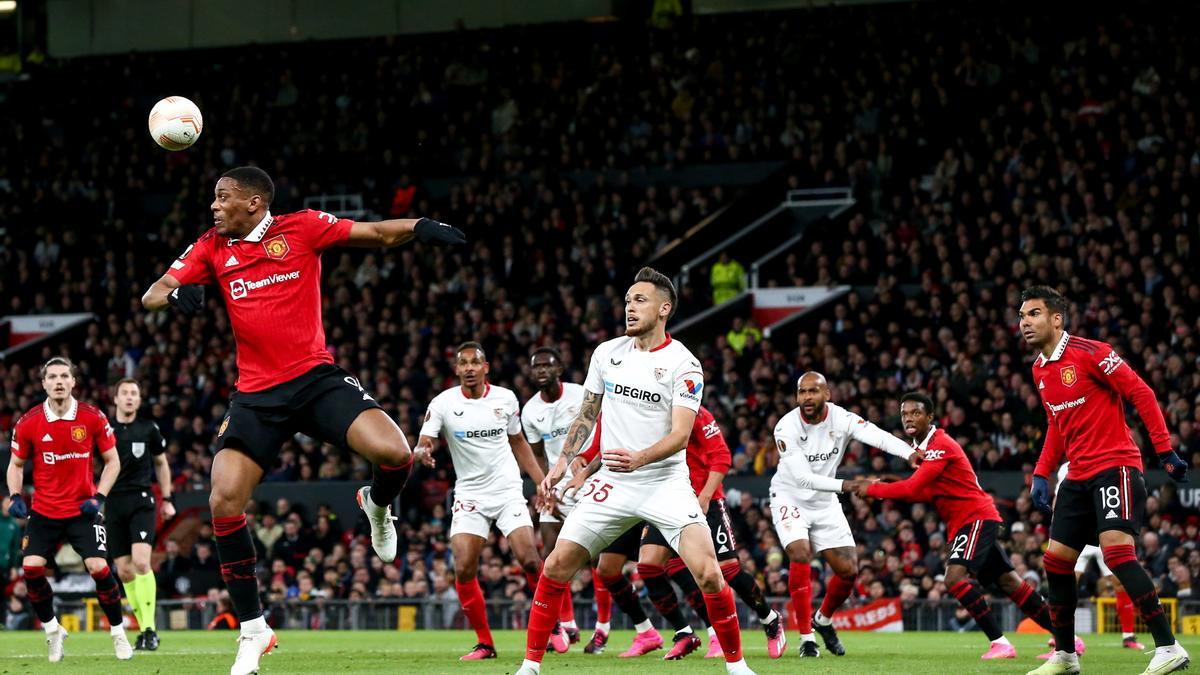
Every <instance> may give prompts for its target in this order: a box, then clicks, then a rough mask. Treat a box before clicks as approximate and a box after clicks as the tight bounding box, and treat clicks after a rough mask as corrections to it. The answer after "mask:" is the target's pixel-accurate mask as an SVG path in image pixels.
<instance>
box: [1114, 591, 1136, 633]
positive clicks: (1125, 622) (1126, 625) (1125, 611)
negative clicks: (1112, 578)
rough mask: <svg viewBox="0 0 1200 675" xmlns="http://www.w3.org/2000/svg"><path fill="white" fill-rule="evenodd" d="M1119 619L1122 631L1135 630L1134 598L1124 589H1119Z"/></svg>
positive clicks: (1129, 631)
mask: <svg viewBox="0 0 1200 675" xmlns="http://www.w3.org/2000/svg"><path fill="white" fill-rule="evenodd" d="M1117 619H1118V620H1120V622H1121V632H1122V633H1132V632H1134V624H1133V599H1132V598H1130V597H1129V594H1128V593H1126V592H1125V591H1124V590H1120V591H1117Z"/></svg>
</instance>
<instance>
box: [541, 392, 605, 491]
mask: <svg viewBox="0 0 1200 675" xmlns="http://www.w3.org/2000/svg"><path fill="white" fill-rule="evenodd" d="M603 398H604V397H603V395H602V394H594V393H592V392H590V391H587V392H584V394H583V403H582V404H581V405H580V406H579V414H578V415H576V416H575V421H574V422H572V423H571V428H570V430H568V431H567V440H566V441H565V442H564V443H563V449H562V454H561V455H559V457H558V462H556V463H555V465H554V466H553V467H552V468H551V469H550V472H549V473H547V474H546V478H545V479H543V480H542V484H541V485H540V486H538V493H539V495H540V496H541V497H542V498H543V499H546V498H548V497H550V493H551V491H553V489H554V486H555V485H558V482H559V481H560V480H562V477H563V476H564V475H566V473H567V467H568V466H570V465H571V461H572V460H574V459H575V456H576V455H578V454H579V451H580V450H582V449H583V446H584V444H585V443H586V442H587V440H588V436H589V435H590V434H591V433H592V427H593V426H595V425H596V420H597V419H598V418H599V417H600V402H601V401H602V400H603Z"/></svg>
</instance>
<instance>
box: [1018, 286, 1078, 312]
mask: <svg viewBox="0 0 1200 675" xmlns="http://www.w3.org/2000/svg"><path fill="white" fill-rule="evenodd" d="M1030 300H1041V301H1043V302H1045V303H1046V309H1049V310H1050V311H1051V312H1053V313H1055V314H1062V315H1063V319H1064V320H1065V319H1066V318H1067V312H1068V311H1070V309H1071V302H1070V301H1069V300H1067V296H1065V295H1063V294H1062V293H1059V292H1058V291H1056V290H1054V289H1053V288H1050V287H1049V286H1030V287H1029V288H1026V289H1025V290H1024V291H1021V303H1022V304H1024V303H1026V302H1029V301H1030Z"/></svg>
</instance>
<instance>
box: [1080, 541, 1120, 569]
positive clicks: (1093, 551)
mask: <svg viewBox="0 0 1200 675" xmlns="http://www.w3.org/2000/svg"><path fill="white" fill-rule="evenodd" d="M1093 560H1095V561H1096V566H1097V567H1099V568H1100V576H1101V577H1111V576H1112V575H1113V573H1112V570H1110V569H1108V565H1105V564H1104V552H1103V551H1101V550H1100V547H1099V546H1092V545H1091V544H1089V545H1087V546H1084V547H1083V550H1082V551H1080V552H1079V557H1078V558H1076V559H1075V573H1076V574H1083V573H1084V572H1086V571H1087V568H1088V563H1089V562H1091V561H1093Z"/></svg>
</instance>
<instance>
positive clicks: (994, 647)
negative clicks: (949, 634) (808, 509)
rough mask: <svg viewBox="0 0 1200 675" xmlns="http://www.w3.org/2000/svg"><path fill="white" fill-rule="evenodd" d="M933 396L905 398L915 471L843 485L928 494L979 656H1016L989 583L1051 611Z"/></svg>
mask: <svg viewBox="0 0 1200 675" xmlns="http://www.w3.org/2000/svg"><path fill="white" fill-rule="evenodd" d="M933 419H934V410H933V401H932V400H931V399H930V398H929V397H928V396H926V395H925V394H923V393H920V392H909V393H907V394H905V395H904V396H902V397H901V398H900V421H901V423H902V424H903V425H904V433H905V434H906V435H907V436H908V437H909V438H910V439H912V443H913V449H915V450H917V451H918V452H920V453H921V454H922V457H923V459H922V461H921V465H920V466H918V467H917V470H916V471H915V472H914V473H913V475H912V476H909V477H908V478H907V479H905V480H902V481H898V482H895V483H872V482H868V481H865V480H857V481H843V490H845V491H847V492H849V491H854V492H855V493H857V494H858V496H859V497H862V498H864V499H865V498H868V497H870V498H873V499H899V500H902V501H906V502H930V503H931V504H932V505H933V508H934V509H936V510H937V512H938V515H939V516H941V518H942V520H943V521H945V523H946V526H947V530H946V532H947V534H948V535H949V536H947V540H948V541H949V542H950V546H949V549H950V555H949V556H948V557H947V558H946V588H948V589H950V594H951V595H953V596H954V597H955V599H957V600H958V602H959V604H961V605H962V606H963V608H964V609H966V610H967V611H968V612H970V613H971V616H972V617H973V618H974V619H975V623H976V624H977V625H978V626H979V629H980V630H982V631H983V633H984V635H987V638H988V640H991V642H992V644H991V646H990V647H989V648H988V650H987V652H985V653H984V654H983V656H981V657H980V658H982V659H985V660H991V659H1015V658H1017V650H1016V649H1015V648H1014V647H1013V645H1012V643H1011V642H1009V641H1008V638H1006V637H1004V632H1003V631H1001V630H1000V625H999V623H998V622H997V620H996V617H995V616H994V615H993V614H992V608H991V606H990V605H989V604H988V601H987V595H986V594H985V593H986V591H985V590H984V589H985V588H987V587H995V588H998V589H999V590H1000V591H1002V592H1003V593H1004V595H1006V596H1008V598H1009V599H1011V600H1012V601H1013V604H1015V605H1017V606H1018V607H1020V608H1021V611H1022V612H1024V613H1025V615H1026V616H1028V617H1029V618H1031V619H1033V620H1034V622H1036V623H1037V624H1038V625H1039V626H1041V627H1042V628H1045V629H1047V630H1049V628H1050V616H1049V612H1047V611H1046V603H1045V601H1044V600H1043V599H1042V595H1041V594H1040V593H1038V592H1037V590H1035V589H1034V588H1033V586H1030V585H1029V582H1027V581H1024V580H1023V579H1021V577H1019V576H1017V573H1016V572H1015V571H1013V566H1012V563H1011V562H1009V560H1008V555H1007V554H1006V553H1005V552H1004V549H1002V548H1000V544H999V543H998V542H997V541H996V535H997V534H998V532H999V529H1000V525H1001V523H1002V522H1003V521H1002V520H1001V518H1000V512H999V511H997V510H996V505H995V504H994V503H993V502H992V498H991V497H990V496H989V495H988V493H986V492H984V491H983V488H982V487H980V486H979V479H978V478H976V477H975V471H974V469H972V468H971V461H970V460H969V459H967V453H965V452H963V449H962V446H960V445H959V444H958V443H957V442H955V440H954V439H953V438H950V436H949V434H947V433H946V432H945V431H942V430H941V429H938V428H936V427H934V425H933Z"/></svg>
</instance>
